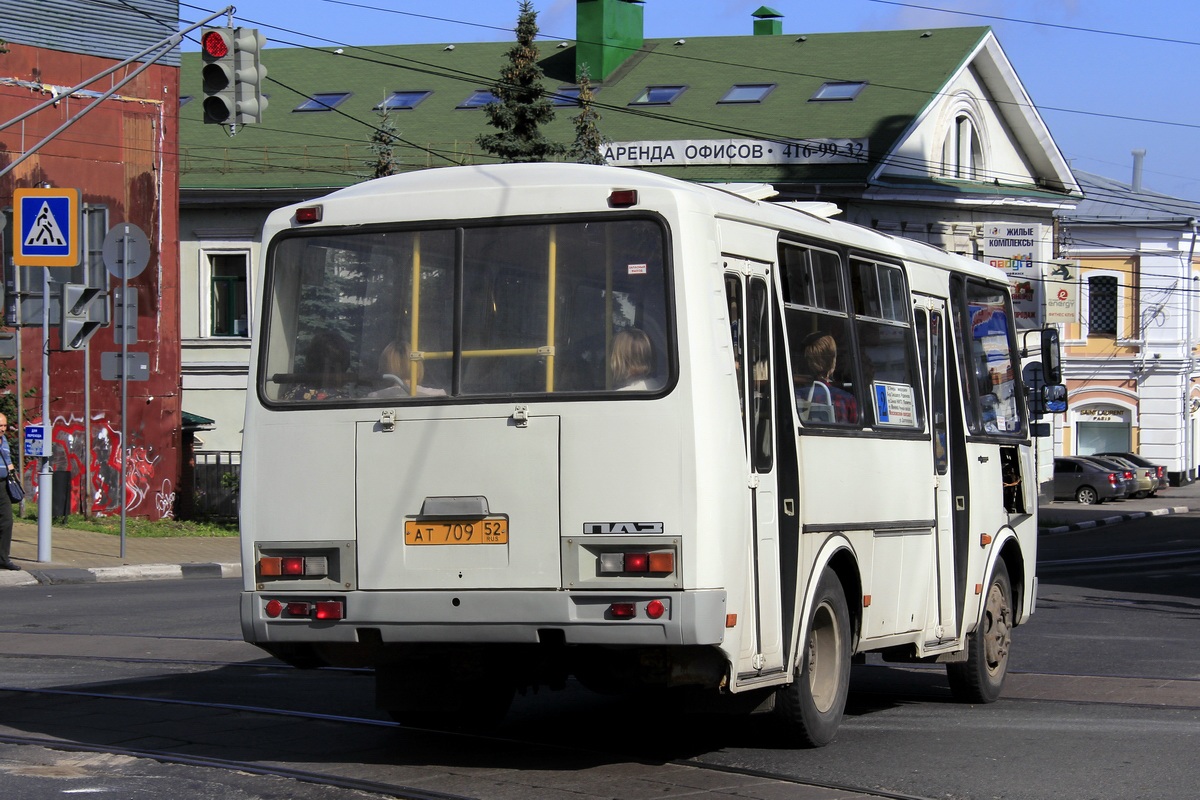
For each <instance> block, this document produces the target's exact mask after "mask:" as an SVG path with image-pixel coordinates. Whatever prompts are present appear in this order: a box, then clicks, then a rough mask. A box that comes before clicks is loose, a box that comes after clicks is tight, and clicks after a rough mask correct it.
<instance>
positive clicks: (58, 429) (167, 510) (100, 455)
mask: <svg viewBox="0 0 1200 800" xmlns="http://www.w3.org/2000/svg"><path fill="white" fill-rule="evenodd" d="M30 424H36V421H30ZM91 433H92V441H91V443H90V444H91V446H90V448H89V446H88V442H87V430H86V428H85V426H84V424H83V420H82V419H81V418H78V417H75V416H72V417H71V418H70V419H64V418H62V417H56V418H55V420H54V440H53V444H54V450H53V454H54V455H53V457H52V458H51V465H52V467H53V468H54V469H55V470H69V471H70V473H71V505H70V506H69V507H70V508H71V509H74V510H82V508H83V505H82V504H81V502H80V501H81V499H82V500H85V501H86V502H87V503H88V507H89V508H90V510H91V513H92V514H94V515H96V516H100V517H105V516H115V515H119V514H120V513H121V501H122V499H124V502H125V513H126V514H128V513H130V512H136V511H137V510H138V509H139V508H141V510H142V511H144V512H146V511H149V508H148V507H146V508H143V504H144V503H146V500H147V498H148V497H149V498H150V502H152V503H153V504H154V510H155V511H156V512H157V515H158V516H160V517H171V516H174V510H175V492H174V490H173V489H172V488H171V482H170V481H169V480H165V481H163V482H162V486H161V488H160V489H158V490H157V491H156V492H153V497H151V494H152V489H151V482H152V481H153V479H154V470H155V464H157V463H158V461H159V460H160V459H159V456H157V455H155V454H154V453H153V452H151V451H152V448H148V447H145V446H144V445H137V446H131V447H128V448H122V447H121V446H120V439H121V432H120V430H119V429H116V428H114V427H113V426H112V424H111V423H110V422H109V421H108V420H107V419H104V418H103V417H97V418H96V419H94V420H93V421H92V431H91ZM123 450H124V452H125V486H124V490H123V491H122V488H121V453H122V451H123ZM89 454H90V456H91V462H90V467H89V468H90V471H91V474H90V476H88V478H87V483H88V485H87V486H86V487H85V486H84V481H85V477H84V466H85V462H86V460H87V457H88V456H89ZM37 469H38V466H37V462H36V461H30V462H27V463H26V464H25V473H26V479H27V481H26V486H31V487H33V496H34V499H36V497H37V488H38V486H37Z"/></svg>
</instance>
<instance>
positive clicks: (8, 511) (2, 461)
mask: <svg viewBox="0 0 1200 800" xmlns="http://www.w3.org/2000/svg"><path fill="white" fill-rule="evenodd" d="M10 469H16V467H14V466H13V462H12V453H11V452H9V448H8V417H6V416H4V415H3V414H0V470H3V471H2V472H0V569H20V567H18V566H17V565H16V564H14V563H12V561H10V560H9V554H10V553H11V551H12V534H13V530H12V528H13V510H12V500H9V499H8V491H7V489H6V488H5V484H6V483H7V478H8V471H9V470H10Z"/></svg>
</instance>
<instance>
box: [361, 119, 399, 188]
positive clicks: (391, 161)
mask: <svg viewBox="0 0 1200 800" xmlns="http://www.w3.org/2000/svg"><path fill="white" fill-rule="evenodd" d="M397 138H398V137H397V136H396V125H395V124H394V123H393V122H392V117H391V115H390V114H389V113H388V110H387V109H386V108H385V109H381V110H380V112H379V127H377V128H376V129H375V132H374V133H372V134H371V144H370V147H371V153H372V154H373V155H374V156H375V157H374V158H373V159H372V160H371V161H368V162H367V166H368V167H370V168H371V177H372V178H383V177H386V176H388V175H395V174H396V169H397V167H399V164H397V163H396V158H395V155H394V154H393V152H392V150H393V148H394V147H395V145H396V140H397Z"/></svg>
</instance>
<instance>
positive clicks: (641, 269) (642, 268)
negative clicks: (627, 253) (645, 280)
mask: <svg viewBox="0 0 1200 800" xmlns="http://www.w3.org/2000/svg"><path fill="white" fill-rule="evenodd" d="M648 271H649V267H648V266H647V265H646V264H630V265H629V274H630V275H645V274H646V273H647V272H648Z"/></svg>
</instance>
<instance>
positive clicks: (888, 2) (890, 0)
mask: <svg viewBox="0 0 1200 800" xmlns="http://www.w3.org/2000/svg"><path fill="white" fill-rule="evenodd" d="M332 1H333V0H327V2H332ZM867 2H869V3H879V4H880V5H885V6H901V7H903V8H916V9H920V10H921V11H936V12H938V13H941V14H957V15H959V16H962V17H975V18H977V19H995V20H999V21H1000V22H1015V23H1017V24H1020V25H1033V26H1036V27H1038V28H1057V29H1059V30H1064V31H1077V32H1079V33H1096V34H1100V35H1102V36H1119V37H1121V38H1123V39H1143V40H1145V41H1148V42H1166V43H1167V44H1183V45H1190V46H1192V47H1200V42H1193V41H1191V40H1189V39H1170V38H1167V37H1165V36H1146V35H1143V34H1139V33H1129V32H1128V31H1106V30H1103V29H1101V28H1083V27H1080V26H1076V25H1061V24H1058V23H1055V22H1038V21H1036V20H1030V19H1019V18H1017V17H1001V16H998V15H996V14H981V13H978V12H975V11H959V10H958V9H954V8H938V7H937V6H922V5H917V4H916V3H900V2H896V0H867Z"/></svg>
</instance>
